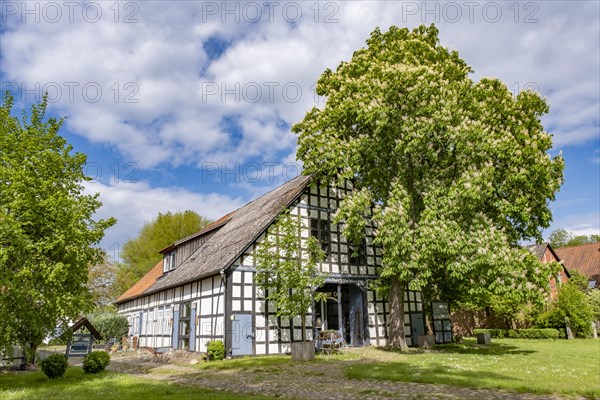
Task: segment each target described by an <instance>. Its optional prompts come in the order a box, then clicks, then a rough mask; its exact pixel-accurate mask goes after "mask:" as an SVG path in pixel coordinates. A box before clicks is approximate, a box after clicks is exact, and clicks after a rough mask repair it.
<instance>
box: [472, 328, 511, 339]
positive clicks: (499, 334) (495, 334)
mask: <svg viewBox="0 0 600 400" xmlns="http://www.w3.org/2000/svg"><path fill="white" fill-rule="evenodd" d="M479 333H489V334H490V337H491V338H493V339H502V338H505V337H506V336H507V332H506V329H473V335H475V336H477V334H479Z"/></svg>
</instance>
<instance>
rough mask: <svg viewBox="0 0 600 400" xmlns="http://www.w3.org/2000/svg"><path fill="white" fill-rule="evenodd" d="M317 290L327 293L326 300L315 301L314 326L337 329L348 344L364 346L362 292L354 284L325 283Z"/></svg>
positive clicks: (319, 329)
mask: <svg viewBox="0 0 600 400" xmlns="http://www.w3.org/2000/svg"><path fill="white" fill-rule="evenodd" d="M317 292H320V293H325V294H326V295H327V300H326V301H320V302H317V303H315V314H314V315H315V319H314V321H315V328H316V329H317V330H318V331H321V330H335V331H338V332H339V333H340V334H341V335H342V337H343V338H344V340H345V341H346V343H347V344H348V345H350V346H364V345H365V343H366V341H367V330H366V329H365V306H364V294H363V291H362V289H361V288H360V287H358V286H357V285H354V284H338V283H326V284H325V285H323V286H322V287H320V288H319V289H317Z"/></svg>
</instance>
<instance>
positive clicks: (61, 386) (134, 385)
mask: <svg viewBox="0 0 600 400" xmlns="http://www.w3.org/2000/svg"><path fill="white" fill-rule="evenodd" d="M0 399H2V400H17V399H19V400H21V399H22V400H54V399H56V400H81V399H85V400H96V399H97V400H112V399H115V400H163V399H164V400H167V399H169V400H172V399H177V400H188V399H218V400H224V399H264V397H258V396H247V395H241V394H237V393H227V392H219V391H214V390H209V389H204V388H199V387H188V386H183V385H178V384H173V383H168V382H163V381H151V380H148V379H142V378H138V377H135V376H133V375H127V374H121V373H116V372H108V371H104V372H101V373H99V374H94V375H87V374H84V373H83V370H82V369H81V368H79V367H69V368H68V369H67V373H66V374H65V377H64V378H61V379H54V380H50V379H48V378H47V377H46V375H44V374H43V373H42V372H40V371H36V372H7V373H0Z"/></svg>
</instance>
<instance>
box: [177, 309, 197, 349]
mask: <svg viewBox="0 0 600 400" xmlns="http://www.w3.org/2000/svg"><path fill="white" fill-rule="evenodd" d="M191 314H192V303H183V304H181V307H180V315H179V348H180V349H185V350H187V349H189V347H190V332H191V324H192V323H195V321H192V320H191V319H190V316H191Z"/></svg>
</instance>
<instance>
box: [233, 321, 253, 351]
mask: <svg viewBox="0 0 600 400" xmlns="http://www.w3.org/2000/svg"><path fill="white" fill-rule="evenodd" d="M233 316H234V320H233V321H231V322H232V327H231V330H232V333H231V355H232V356H249V355H252V354H254V352H253V351H252V347H253V344H254V327H253V326H252V314H233Z"/></svg>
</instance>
